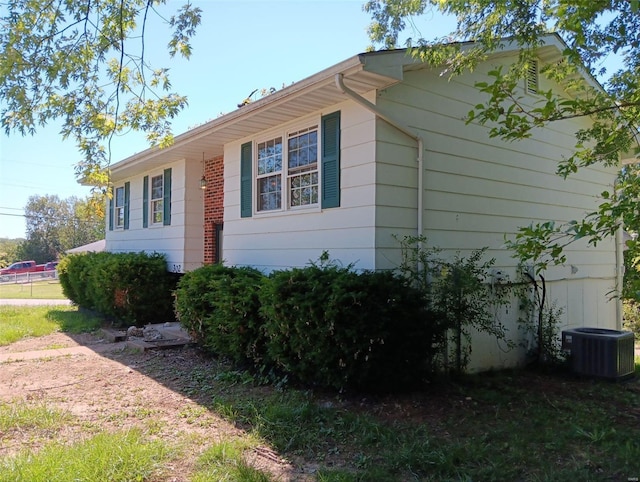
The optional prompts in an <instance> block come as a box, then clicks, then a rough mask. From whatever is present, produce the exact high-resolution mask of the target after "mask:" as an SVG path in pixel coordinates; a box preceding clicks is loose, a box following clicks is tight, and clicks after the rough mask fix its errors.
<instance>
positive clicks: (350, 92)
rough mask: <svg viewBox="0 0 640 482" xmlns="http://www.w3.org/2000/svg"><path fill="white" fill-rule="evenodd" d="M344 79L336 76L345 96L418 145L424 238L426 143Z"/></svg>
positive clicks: (420, 226)
mask: <svg viewBox="0 0 640 482" xmlns="http://www.w3.org/2000/svg"><path fill="white" fill-rule="evenodd" d="M343 77H344V75H343V74H336V76H335V80H336V86H337V87H338V89H339V90H340V92H342V93H343V94H345V95H346V96H347V97H349V98H350V99H351V100H353V101H354V102H357V103H358V104H360V105H361V106H362V107H364V108H365V109H367V110H369V111H371V112H373V113H374V114H375V115H376V116H377V117H379V118H380V119H382V120H383V121H385V122H386V123H387V124H389V125H391V126H393V127H395V128H396V129H398V130H399V131H400V132H402V133H403V134H405V135H406V136H408V137H410V138H411V139H413V140H415V141H416V142H417V143H418V219H417V223H416V224H417V231H418V236H422V235H423V219H422V217H423V216H422V214H423V213H422V211H423V206H422V202H423V196H424V174H423V166H424V156H423V151H424V142H423V140H422V137H420V136H419V135H416V134H414V133H413V132H411V131H410V130H409V128H407V127H405V126H404V125H402V124H400V123H399V122H396V121H395V120H393V119H391V118H390V117H388V116H387V115H386V114H384V113H382V112H381V111H380V109H378V107H377V106H376V105H375V104H372V103H371V102H369V101H368V100H367V99H365V98H364V97H362V96H361V95H360V94H358V93H357V92H354V91H353V90H351V89H350V88H349V87H347V86H346V85H344V78H343Z"/></svg>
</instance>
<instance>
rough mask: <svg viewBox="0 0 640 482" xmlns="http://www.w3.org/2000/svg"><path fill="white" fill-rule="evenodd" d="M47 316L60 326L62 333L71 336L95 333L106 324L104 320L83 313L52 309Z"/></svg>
mask: <svg viewBox="0 0 640 482" xmlns="http://www.w3.org/2000/svg"><path fill="white" fill-rule="evenodd" d="M47 316H48V317H49V319H51V321H53V322H55V323H57V324H58V325H59V326H60V331H63V332H65V333H69V334H79V333H87V332H93V331H95V330H97V329H99V328H100V327H101V326H102V325H103V324H104V319H103V318H101V317H99V316H96V315H92V314H88V313H85V312H82V311H67V310H61V309H56V308H52V309H51V310H49V312H48V313H47Z"/></svg>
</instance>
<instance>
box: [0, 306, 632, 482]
mask: <svg viewBox="0 0 640 482" xmlns="http://www.w3.org/2000/svg"><path fill="white" fill-rule="evenodd" d="M28 311H30V312H31V311H33V315H32V314H27V313H25V311H24V308H18V309H16V308H13V307H0V320H1V321H0V328H2V327H3V326H10V327H13V329H14V330H17V331H22V332H24V333H27V332H29V331H30V334H29V336H36V333H41V332H42V333H44V332H46V331H47V330H51V329H53V330H56V329H57V330H71V329H79V327H82V326H85V328H86V327H87V325H86V324H87V321H86V320H82V319H80V318H79V315H80V314H78V313H77V311H76V308H74V307H48V308H41V309H40V308H38V310H32V309H31V308H29V309H28ZM40 325H42V326H43V328H36V326H38V327H39V326H40ZM28 326H30V327H31V328H28ZM74 327H75V328H74ZM2 336H3V335H2V334H1V333H0V339H2ZM5 339H6V337H5ZM0 343H1V342H0ZM132 356H134V355H132ZM135 356H138V357H139V358H135V359H134V358H131V359H128V362H127V366H132V365H135V366H136V370H139V371H140V372H141V373H143V374H144V375H145V377H148V379H149V380H150V381H151V380H156V381H162V382H163V383H164V384H165V385H168V386H170V387H171V390H172V391H173V393H176V394H178V396H184V397H187V398H188V399H189V400H190V401H191V402H192V404H189V405H185V408H184V411H183V412H181V413H179V414H174V416H176V417H181V418H183V419H186V420H190V421H192V422H190V423H193V427H194V433H189V432H188V431H185V432H180V433H177V432H176V431H175V430H173V429H172V428H171V427H172V426H171V424H169V428H170V430H167V432H166V433H165V432H163V431H162V430H160V429H159V426H158V425H157V422H158V421H157V420H155V419H145V413H147V412H148V413H152V412H153V411H154V410H155V409H156V408H154V406H152V405H149V404H148V403H145V401H144V400H141V402H140V403H142V404H143V405H141V407H142V408H137V409H136V408H135V407H133V408H132V407H129V406H128V405H124V406H123V407H122V409H121V410H122V413H123V420H126V421H127V424H126V425H127V427H129V426H131V428H126V429H125V430H124V431H120V430H118V431H115V432H114V431H108V430H104V429H102V428H101V427H102V425H100V424H98V423H88V422H87V420H85V419H83V418H81V417H80V418H78V417H75V416H74V415H73V414H72V413H70V412H63V411H59V410H58V409H57V408H56V407H55V403H56V400H57V399H56V397H57V396H58V395H56V392H55V391H53V390H49V391H46V393H45V392H43V393H42V394H41V395H42V397H44V396H49V397H50V401H45V400H42V399H41V398H38V397H34V398H33V400H32V399H16V400H13V401H11V402H6V403H5V402H0V434H1V433H3V432H4V433H5V434H7V435H5V436H4V438H2V436H1V435H0V442H2V443H6V444H8V446H10V445H11V439H10V438H9V435H8V434H11V433H28V434H29V437H32V438H33V440H42V441H44V442H42V445H40V446H38V447H36V448H30V449H29V450H26V451H24V452H22V453H20V454H18V455H16V456H12V457H3V456H2V455H3V454H2V453H1V452H0V481H5V480H6V481H12V482H13V481H19V480H24V481H29V482H38V481H49V480H60V481H67V480H69V481H71V480H114V481H119V480H123V481H124V480H137V481H141V482H147V481H148V482H151V481H156V480H173V479H172V477H171V476H172V471H173V470H174V469H175V467H176V466H177V465H178V464H179V463H180V457H181V454H183V455H184V454H186V453H197V454H200V455H199V456H198V459H197V461H196V462H195V463H192V464H191V465H188V466H184V467H182V470H184V472H181V473H180V475H181V476H184V477H183V478H180V480H190V481H192V482H200V481H205V480H206V481H210V480H230V481H231V480H233V481H264V482H269V481H274V482H275V481H276V480H281V479H277V478H272V477H271V476H270V475H269V474H268V473H266V472H265V471H263V470H260V468H259V467H258V468H256V467H253V466H251V464H248V463H247V460H249V459H247V458H246V457H245V456H244V455H243V454H244V453H249V452H251V450H252V448H254V447H256V446H258V445H260V446H265V445H266V446H268V447H272V448H273V450H274V451H275V452H276V453H277V454H278V456H280V457H284V458H286V459H287V460H290V461H293V463H295V464H296V465H299V466H304V467H313V470H312V471H311V472H307V473H306V474H308V475H309V477H308V478H305V479H304V480H316V481H321V482H360V481H361V482H369V481H372V482H375V481H381V482H383V481H401V482H404V481H438V482H440V481H509V482H511V481H532V482H533V481H554V482H563V481H566V482H569V481H571V482H574V481H605V480H606V481H628V480H635V478H636V477H640V444H639V443H638V440H639V439H640V381H639V379H638V378H637V377H636V379H633V380H630V381H626V382H620V383H613V382H608V381H601V380H589V379H581V378H576V377H574V376H571V375H570V374H566V373H560V372H554V373H542V372H536V371H525V370H522V371H505V372H498V373H488V374H481V375H474V376H468V377H464V378H461V379H458V380H449V381H440V382H435V383H433V384H431V385H430V386H429V387H428V388H426V389H424V390H422V391H420V392H413V393H402V394H397V395H379V394H378V395H376V394H356V393H342V394H338V393H332V392H314V391H312V390H308V389H299V388H296V387H293V386H290V385H287V384H284V385H283V386H278V387H276V386H273V385H263V384H261V382H262V381H264V379H263V378H262V377H258V376H256V375H254V374H251V373H249V372H246V371H244V370H238V369H237V368H234V367H232V366H230V365H229V364H227V363H226V362H224V361H221V360H215V359H211V358H207V357H203V356H201V355H198V354H197V352H195V351H191V352H189V351H185V352H183V353H177V354H176V355H174V356H160V355H159V354H156V355H153V356H149V355H147V357H146V358H143V357H144V355H135ZM119 370H121V369H119ZM121 373H122V372H121V371H118V376H123V375H122V374H121ZM636 374H637V375H640V359H636ZM84 376H90V374H84ZM124 376H126V375H124ZM100 377H104V380H111V379H110V377H109V376H108V375H105V374H102V373H101V374H100ZM116 380H117V378H113V381H112V382H111V383H116ZM102 383H106V381H103V382H102ZM75 386H77V388H78V392H77V395H75V396H77V397H78V398H77V399H78V401H79V402H83V403H84V402H86V400H83V399H82V393H83V392H82V390H83V387H82V384H71V385H70V386H65V389H71V387H75ZM105 386H108V384H107V385H105ZM137 389H139V390H140V391H142V390H143V387H142V386H140V387H137ZM141 393H142V392H141ZM39 396H40V395H39ZM68 396H70V397H72V398H73V397H74V395H72V394H69V395H68ZM140 398H141V399H142V398H144V397H143V396H142V394H141V395H140ZM47 400H49V399H47ZM91 403H92V404H93V403H94V402H93V401H92V402H91ZM143 409H144V410H143ZM102 410H103V408H102V407H99V406H96V407H95V408H94V410H93V411H92V412H91V413H94V412H95V413H96V414H99V413H101V411H102ZM132 411H135V413H136V415H135V416H132V415H131V413H132ZM143 411H146V412H144V413H143ZM220 418H222V419H225V420H227V421H230V422H232V423H233V426H234V427H235V428H237V431H235V432H234V433H233V434H231V435H223V436H216V437H218V438H217V439H216V442H215V443H212V442H211V441H210V440H209V439H206V440H207V442H206V443H204V442H203V440H205V439H204V438H203V437H204V435H202V434H203V433H206V431H204V432H201V434H200V435H199V436H197V435H196V432H197V430H196V429H195V427H207V426H209V425H208V424H210V426H212V427H215V426H217V425H216V424H217V423H219V422H215V421H213V422H212V421H211V419H216V420H219V419H220ZM139 419H140V420H139ZM138 421H140V424H139V426H138V427H133V426H132V425H135V424H136V423H138ZM145 423H146V425H145ZM68 431H80V432H81V434H82V436H77V437H76V438H75V439H74V441H73V443H67V444H66V445H65V441H67V435H68V433H69V432H68ZM168 433H170V434H172V435H171V436H169V435H166V434H168ZM0 446H2V444H0ZM105 454H106V455H105ZM104 474H108V475H104ZM159 474H164V475H166V476H167V477H166V478H163V477H160V478H159ZM101 477H102V478H101Z"/></svg>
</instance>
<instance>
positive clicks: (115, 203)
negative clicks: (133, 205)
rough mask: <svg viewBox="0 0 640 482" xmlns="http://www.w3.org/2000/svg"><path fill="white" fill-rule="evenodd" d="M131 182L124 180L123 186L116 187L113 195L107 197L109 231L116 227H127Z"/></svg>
mask: <svg viewBox="0 0 640 482" xmlns="http://www.w3.org/2000/svg"><path fill="white" fill-rule="evenodd" d="M130 188H131V184H130V183H129V182H125V183H124V186H120V187H116V188H115V189H114V190H113V196H111V199H109V231H112V230H113V228H116V229H129V197H130V194H131V189H130Z"/></svg>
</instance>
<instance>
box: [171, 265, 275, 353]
mask: <svg viewBox="0 0 640 482" xmlns="http://www.w3.org/2000/svg"><path fill="white" fill-rule="evenodd" d="M263 279H264V276H263V275H262V274H261V273H260V272H259V271H258V270H255V269H253V268H230V267H225V266H222V265H219V264H214V265H208V266H204V267H202V268H199V269H197V270H195V271H192V272H190V273H187V274H185V275H184V277H183V278H182V279H181V280H180V282H179V283H178V289H177V290H176V301H175V310H176V315H177V318H178V319H179V320H180V323H181V324H182V325H183V326H184V327H185V329H186V330H187V331H188V332H189V333H190V334H191V336H192V338H193V339H194V340H195V341H196V342H198V343H199V344H200V345H202V346H203V347H204V348H205V349H206V350H208V351H210V352H211V353H213V354H215V355H219V356H225V357H228V358H230V359H232V360H234V361H236V362H245V361H251V362H253V363H260V362H261V361H262V359H263V356H264V351H265V349H264V336H263V334H262V329H261V328H262V319H261V317H260V314H259V307H260V302H259V299H258V293H259V291H260V287H261V285H262V282H263Z"/></svg>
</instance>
